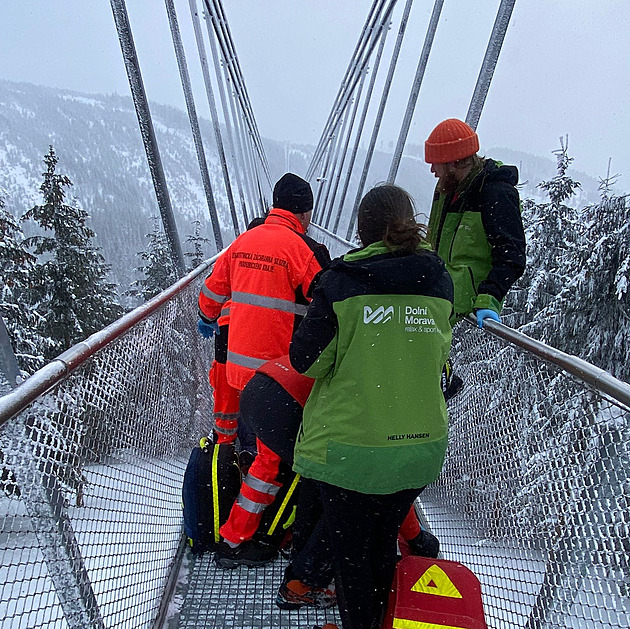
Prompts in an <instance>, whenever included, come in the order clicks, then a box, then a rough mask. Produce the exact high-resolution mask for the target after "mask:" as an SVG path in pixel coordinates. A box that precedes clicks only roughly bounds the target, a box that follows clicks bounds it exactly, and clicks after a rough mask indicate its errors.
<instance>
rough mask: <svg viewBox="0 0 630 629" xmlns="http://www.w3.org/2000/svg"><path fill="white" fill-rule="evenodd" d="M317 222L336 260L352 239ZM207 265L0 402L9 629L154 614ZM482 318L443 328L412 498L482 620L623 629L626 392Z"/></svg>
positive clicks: (202, 418)
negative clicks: (476, 585) (439, 383)
mask: <svg viewBox="0 0 630 629" xmlns="http://www.w3.org/2000/svg"><path fill="white" fill-rule="evenodd" d="M314 231H315V233H314V235H315V237H316V238H317V239H319V240H322V239H325V238H328V239H329V241H328V242H327V244H328V245H329V247H330V248H331V253H332V254H333V256H334V255H339V254H341V253H342V252H343V250H344V247H345V249H347V247H348V243H344V242H343V241H340V240H339V239H338V238H337V237H336V236H334V235H333V234H330V233H325V232H323V231H322V230H321V229H320V228H314ZM212 262H213V260H210V261H208V262H207V263H205V264H204V265H202V266H201V267H199V268H198V269H196V270H195V271H194V272H193V273H191V274H190V275H189V276H187V277H186V278H184V279H183V280H181V281H180V282H179V283H178V284H177V285H175V286H174V287H172V288H171V289H169V290H168V291H166V292H165V293H163V294H161V295H160V296H158V297H156V298H155V299H154V300H152V301H151V302H149V303H148V304H145V305H144V306H142V307H141V308H139V309H137V310H136V311H134V312H132V313H130V314H128V315H126V316H125V317H123V319H121V320H120V321H119V322H117V323H115V324H113V325H112V326H110V327H109V328H106V329H105V330H103V331H102V332H100V333H98V334H96V335H94V336H93V337H90V339H88V340H87V341H86V342H84V343H81V344H79V345H77V346H75V347H74V348H72V349H71V350H69V351H68V352H66V353H65V354H63V355H62V356H60V357H59V359H57V360H56V361H53V362H52V363H51V364H50V365H48V366H47V367H45V368H44V369H42V370H40V372H38V373H37V374H35V375H34V376H33V377H31V378H30V379H29V380H28V381H26V382H25V383H23V384H22V385H21V386H20V387H19V388H18V389H15V390H14V391H13V392H12V393H10V394H9V395H7V396H5V397H3V398H1V399H0V450H1V452H2V457H3V460H2V488H3V490H4V491H3V492H2V493H1V494H0V502H1V503H2V510H1V511H0V618H1V619H2V623H4V622H6V623H7V625H6V626H7V627H28V628H29V629H31V628H40V627H41V628H44V627H46V628H52V627H55V628H57V627H70V628H71V629H74V628H78V627H81V628H83V627H112V628H121V629H122V628H123V627H125V628H126V627H137V628H142V627H152V626H155V627H157V626H159V624H160V622H161V620H162V619H163V618H164V616H165V610H166V608H167V605H168V598H169V595H170V587H171V585H172V583H173V580H174V578H175V576H176V572H177V566H178V562H179V558H181V553H182V551H183V544H182V526H181V524H182V522H181V501H180V496H181V482H182V478H183V472H184V468H185V465H186V461H187V458H188V455H189V453H190V449H191V448H192V446H193V445H194V444H195V443H196V442H197V440H198V439H199V437H200V436H202V435H203V434H206V433H207V432H208V430H209V427H210V426H209V421H210V416H211V408H210V406H211V400H210V392H209V387H208V383H207V371H208V368H209V365H210V362H211V360H212V344H211V343H210V342H209V341H205V340H203V339H201V337H200V336H199V335H198V334H197V333H196V330H195V324H196V307H195V304H196V299H197V295H198V293H199V289H200V286H201V282H202V280H203V278H204V277H205V275H206V274H207V272H208V269H209V268H210V266H211V264H212ZM490 328H491V329H492V333H488V332H482V331H479V330H476V329H474V327H473V326H471V325H469V323H467V322H463V323H462V324H460V326H459V327H458V328H457V329H456V331H455V335H454V344H453V355H454V358H455V368H456V373H457V374H458V375H459V376H460V377H461V378H462V379H463V381H464V386H463V389H462V390H461V391H460V393H459V394H458V395H457V396H456V397H455V398H453V400H452V401H451V402H450V418H451V419H450V423H451V429H450V445H449V452H448V457H447V461H446V465H445V469H444V472H443V474H442V476H441V478H440V479H439V481H438V482H437V483H436V484H435V485H433V486H432V487H430V488H429V489H427V491H425V492H424V493H423V494H422V496H421V498H422V502H421V506H422V510H423V514H424V517H425V520H426V522H427V524H428V525H429V526H430V527H431V529H432V530H433V531H434V532H435V533H436V534H437V535H438V537H439V538H440V540H441V543H442V550H443V555H444V556H445V558H448V559H456V560H459V561H462V562H463V563H465V564H466V565H468V566H469V567H470V568H472V569H473V570H474V571H475V572H476V574H477V575H478V576H479V578H480V580H481V583H482V588H483V592H484V601H485V606H486V613H487V617H488V618H487V619H488V625H489V627H493V628H496V629H499V628H501V629H503V628H513V627H514V628H516V627H527V628H528V629H534V628H543V627H544V628H550V627H558V628H563V629H565V628H566V627H575V628H578V627H579V628H580V629H582V628H583V627H584V628H591V627H593V628H595V627H625V626H626V624H625V623H626V621H627V618H628V617H630V607H629V601H630V592H629V590H628V583H630V562H629V559H628V558H629V557H630V534H629V530H630V480H629V477H630V453H629V444H630V439H629V437H630V434H629V433H630V427H629V426H630V422H629V412H628V402H629V401H630V394H629V391H630V387H629V386H628V385H626V384H624V383H620V382H619V381H617V380H615V379H614V378H612V377H611V376H610V375H609V374H605V373H604V372H602V371H601V370H597V368H594V367H592V366H590V365H588V364H587V363H584V362H583V361H580V360H579V359H575V358H573V357H568V356H566V355H564V354H562V353H561V352H557V351H556V350H553V349H552V348H548V347H546V346H544V345H543V344H540V343H536V342H535V341H531V339H528V338H527V337H525V336H523V335H521V334H519V333H518V332H514V331H513V330H510V329H509V328H507V327H506V326H499V325H493V324H490ZM502 337H504V338H502ZM624 396H625V397H624ZM2 626H3V627H4V626H5V625H4V624H2Z"/></svg>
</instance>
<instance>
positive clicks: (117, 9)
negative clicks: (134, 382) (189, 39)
mask: <svg viewBox="0 0 630 629" xmlns="http://www.w3.org/2000/svg"><path fill="white" fill-rule="evenodd" d="M110 4H111V7H112V13H113V15H114V22H115V24H116V30H117V31H118V39H119V41H120V48H121V50H122V54H123V60H124V62H125V70H126V71H127V78H128V79H129V87H130V88H131V95H132V98H133V102H134V105H135V108H136V115H137V117H138V124H139V126H140V134H141V136H142V142H143V144H144V150H145V152H146V154H147V161H148V163H149V170H150V172H151V178H152V180H153V187H154V189H155V196H156V197H157V203H158V207H159V210H160V214H161V217H162V224H163V226H164V232H165V234H166V239H167V242H168V244H169V248H170V251H171V257H172V259H173V267H174V268H175V269H176V270H177V273H178V275H180V276H182V275H184V273H185V269H186V265H185V263H184V254H183V253H182V247H181V243H180V240H179V235H178V233H177V225H176V224H175V217H174V215H173V208H172V206H171V198H170V196H169V194H168V187H167V185H166V177H165V175H164V168H163V167H162V159H161V157H160V151H159V148H158V144H157V139H156V137H155V129H154V128H153V120H152V118H151V111H150V109H149V101H148V100H147V95H146V92H145V90H144V83H143V81H142V73H141V72H140V64H139V63H138V54H137V53H136V47H135V44H134V41H133V35H132V33H131V25H130V24H129V16H128V14H127V7H126V6H125V0H110Z"/></svg>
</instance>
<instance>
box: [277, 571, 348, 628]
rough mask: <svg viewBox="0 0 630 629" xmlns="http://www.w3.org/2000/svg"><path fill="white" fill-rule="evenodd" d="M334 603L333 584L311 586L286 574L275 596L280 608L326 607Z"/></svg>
mask: <svg viewBox="0 0 630 629" xmlns="http://www.w3.org/2000/svg"><path fill="white" fill-rule="evenodd" d="M336 604H337V595H336V594H335V590H334V586H332V587H331V586H328V587H327V588H318V587H311V586H310V585H306V583H302V581H300V580H299V579H289V578H288V577H287V575H286V574H285V577H284V579H283V581H282V584H281V585H280V588H279V589H278V594H277V596H276V605H277V606H278V607H279V608H280V609H300V607H314V608H315V609H328V608H330V607H334V606H335V605H336ZM333 626H334V625H333Z"/></svg>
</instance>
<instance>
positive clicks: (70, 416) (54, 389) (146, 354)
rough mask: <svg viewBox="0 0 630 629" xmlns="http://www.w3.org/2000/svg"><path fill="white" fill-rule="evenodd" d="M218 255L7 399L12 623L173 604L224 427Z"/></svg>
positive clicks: (139, 616) (2, 415)
mask: <svg viewBox="0 0 630 629" xmlns="http://www.w3.org/2000/svg"><path fill="white" fill-rule="evenodd" d="M213 260H214V259H212V260H210V261H208V262H207V263H204V264H203V265H201V266H200V267H198V268H197V269H196V270H195V271H194V272H193V273H191V274H190V275H188V276H187V277H185V278H184V279H183V280H181V281H180V282H178V283H177V284H176V285H174V286H173V287H171V288H170V289H169V290H167V291H165V292H164V293H162V294H161V295H159V296H158V297H156V298H154V299H153V300H151V301H150V302H148V303H147V304H145V305H144V306H141V307H140V308H138V309H136V310H134V311H133V312H132V313H130V314H128V315H126V316H125V317H123V318H122V319H121V320H120V321H118V322H116V323H114V324H112V325H111V326H109V327H108V328H106V329H105V330H103V331H102V332H99V333H97V334H95V335H94V336H92V337H90V338H89V339H87V340H86V341H85V342H83V343H79V344H78V345H76V346H75V347H73V348H71V349H70V350H69V351H67V352H65V353H64V354H62V355H61V356H59V358H58V359H56V360H54V361H52V362H51V363H50V364H49V365H47V366H46V367H44V368H43V369H42V370H40V371H39V372H37V373H36V374H35V375H34V376H32V377H31V378H30V379H29V380H27V381H26V382H25V383H23V384H22V385H21V386H19V387H18V388H16V389H14V390H13V391H12V392H11V393H10V394H8V395H7V396H5V397H3V398H1V399H0V451H1V453H2V485H1V487H2V490H3V491H1V492H0V503H1V504H2V510H1V511H0V619H1V620H0V625H1V626H2V627H11V628H14V627H15V628H18V627H24V628H29V629H34V628H40V627H51V628H52V627H55V628H63V627H69V628H71V629H74V628H77V629H78V628H79V627H80V628H82V629H85V628H86V627H90V628H92V627H94V628H97V627H99V628H100V627H120V628H123V627H125V628H126V627H134V628H141V627H150V626H152V625H153V624H154V623H155V622H156V621H157V619H158V618H159V617H160V615H161V614H163V611H164V608H165V605H166V603H167V600H166V596H167V595H168V590H169V584H170V583H171V582H172V579H173V578H174V577H175V573H176V570H177V568H178V562H177V556H178V553H181V552H182V549H183V545H182V517H181V516H182V511H181V483H182V478H183V473H184V469H185V465H186V462H187V459H188V456H189V455H190V451H191V448H192V446H193V445H194V444H195V443H196V442H197V441H198V440H199V438H200V437H201V436H202V435H204V434H208V431H209V430H210V429H211V399H210V390H209V385H208V369H209V366H210V363H211V361H212V357H213V345H212V343H211V342H210V341H207V340H204V339H202V338H201V337H200V335H199V334H198V333H197V331H196V322H197V315H196V301H197V297H198V295H199V290H200V287H201V282H202V281H203V279H204V278H205V276H206V274H207V272H208V268H209V267H210V264H211V263H212V262H213ZM165 593H166V594H165ZM5 623H7V624H5Z"/></svg>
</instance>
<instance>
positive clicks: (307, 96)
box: [0, 0, 630, 191]
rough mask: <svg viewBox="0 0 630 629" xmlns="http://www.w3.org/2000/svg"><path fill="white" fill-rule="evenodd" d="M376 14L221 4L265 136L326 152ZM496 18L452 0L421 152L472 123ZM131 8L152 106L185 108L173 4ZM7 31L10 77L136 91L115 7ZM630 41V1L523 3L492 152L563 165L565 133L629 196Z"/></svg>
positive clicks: (1, 6)
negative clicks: (460, 124)
mask: <svg viewBox="0 0 630 629" xmlns="http://www.w3.org/2000/svg"><path fill="white" fill-rule="evenodd" d="M175 4H176V7H177V10H178V17H179V22H180V27H181V30H182V35H183V37H184V44H185V48H186V53H187V56H188V62H189V66H190V71H191V75H192V80H193V84H194V91H195V96H196V101H197V105H198V108H199V111H200V114H201V115H203V116H204V117H209V114H208V107H207V104H204V103H205V96H204V91H203V82H202V79H201V75H200V70H199V61H198V57H197V55H196V47H195V44H194V38H193V35H192V27H191V20H190V11H189V5H188V1H187V0H176V2H175ZM371 4H372V0H224V7H225V11H226V13H227V17H228V20H229V23H230V27H231V30H232V35H233V38H234V40H235V43H236V48H237V52H238V55H239V58H240V62H241V67H242V69H243V73H244V76H245V82H246V84H247V87H248V90H249V94H250V98H251V101H252V104H253V108H254V112H255V115H256V118H257V121H258V125H259V128H260V132H261V135H262V136H263V137H269V138H273V139H277V140H286V141H290V142H294V143H315V142H317V140H318V139H319V135H320V133H321V130H322V128H323V125H324V123H325V121H326V118H327V116H328V113H329V111H330V107H331V105H332V102H333V99H334V97H335V95H336V93H337V90H338V88H339V84H340V81H341V78H342V76H343V74H344V72H345V70H346V67H347V65H348V61H349V59H350V55H351V53H352V51H353V49H354V46H355V44H356V42H357V39H358V36H359V34H360V31H361V28H362V26H363V23H364V22H365V19H366V17H367V14H368V11H369V8H370V6H371ZM404 4H405V2H404V0H399V2H398V6H397V9H396V12H397V13H396V15H397V16H399V15H400V14H401V12H402V9H403V6H404ZM498 6H499V0H475V1H471V0H445V2H444V9H443V11H442V18H441V21H440V25H439V26H438V30H437V34H436V39H435V43H434V46H433V50H432V52H431V57H430V59H429V65H428V68H427V72H426V74H425V78H424V82H423V85H422V90H421V92H420V98H419V102H418V106H417V108H416V114H415V117H414V122H413V125H412V127H411V131H410V135H409V141H410V142H413V143H416V144H421V143H422V142H423V141H424V140H425V139H426V136H427V135H428V134H429V133H430V131H431V129H432V128H433V127H434V126H435V125H436V124H437V123H438V122H439V121H440V120H442V119H444V118H447V117H453V116H454V117H459V118H464V117H465V116H466V112H467V109H468V104H469V101H470V97H471V95H472V92H473V89H474V86H475V82H476V80H477V74H478V72H479V68H480V65H481V62H482V59H483V55H484V52H485V49H486V46H487V41H488V37H489V35H490V32H491V29H492V25H493V23H494V18H495V15H496V11H497V8H498ZM127 7H128V11H129V16H130V21H131V25H132V29H133V33H134V37H135V40H136V47H137V50H138V54H139V56H140V62H141V66H142V72H143V76H144V80H145V86H146V90H147V94H148V96H149V99H151V100H155V101H158V102H161V103H166V104H171V105H174V106H177V107H180V108H181V109H184V108H185V105H184V100H183V96H182V89H181V83H180V82H179V75H178V72H177V66H176V61H175V57H174V54H173V45H172V40H171V38H170V31H169V28H168V22H167V18H166V10H165V6H164V2H163V1H162V0H127ZM432 7H433V2H431V1H430V0H423V1H420V0H416V2H415V3H414V7H413V9H412V13H411V18H410V23H409V27H408V30H407V35H406V38H405V44H404V46H403V49H402V52H401V61H400V63H399V67H398V69H397V72H396V76H395V80H394V86H393V89H392V96H391V104H390V105H388V108H387V110H386V113H385V124H384V127H383V133H382V137H381V139H382V141H383V142H384V143H388V142H390V141H392V140H395V138H396V136H397V133H398V129H399V125H400V120H401V118H402V114H403V111H404V108H405V106H406V103H407V98H408V94H409V89H410V86H411V81H412V79H413V76H414V73H415V69H416V65H417V60H418V57H419V54H420V51H421V49H422V44H423V41H424V36H425V33H426V28H427V25H428V21H429V17H430V14H431V10H432ZM0 19H1V22H0V24H1V26H0V29H1V36H0V77H1V78H6V79H10V80H13V81H27V82H30V83H37V84H41V85H49V86H52V87H61V88H69V89H72V90H76V91H81V92H93V93H111V92H116V93H120V94H128V93H129V85H128V82H127V78H126V74H125V71H124V66H123V63H122V57H121V52H120V47H119V44H118V38H117V35H116V30H115V27H114V22H113V18H112V14H111V8H110V4H109V2H108V1H107V0H58V1H56V2H51V1H50V0H19V1H18V0H0ZM398 21H399V20H398V19H397V20H396V24H398ZM396 29H397V26H396ZM629 33H630V1H629V0H517V2H516V6H515V9H514V12H513V14H512V19H511V23H510V26H509V29H508V32H507V36H506V40H505V43H504V46H503V50H502V53H501V57H500V58H499V63H498V66H497V70H496V72H495V76H494V80H493V83H492V86H491V88H490V93H489V95H488V98H487V100H486V105H485V108H484V111H483V113H482V116H481V120H480V122H479V127H478V132H479V135H480V139H481V145H482V152H483V151H484V149H489V148H491V147H495V146H506V147H509V148H513V149H520V150H524V151H527V152H530V153H534V154H536V155H541V156H546V157H553V156H552V155H551V151H553V150H554V149H556V148H558V147H559V140H558V138H559V136H561V135H562V136H564V135H565V134H567V133H568V134H569V151H570V154H571V155H573V157H574V158H575V161H574V163H573V167H574V168H575V169H577V170H582V171H585V172H587V173H589V174H591V175H593V176H603V175H605V173H606V168H607V164H608V158H609V157H612V170H613V171H614V172H620V173H622V175H623V176H622V178H621V179H620V180H619V183H618V185H617V186H616V189H617V190H618V191H620V190H624V191H629V190H630V93H629V92H630V89H629V87H628V86H629V85H630V52H629V50H628V41H629ZM396 34H397V31H396V30H393V31H392V32H391V33H390V35H389V46H388V49H389V50H391V46H392V45H393V42H394V40H395V38H396ZM388 58H389V57H388V56H387V57H386V59H388ZM385 145H387V144H385ZM383 175H384V176H385V175H386V173H383Z"/></svg>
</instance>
